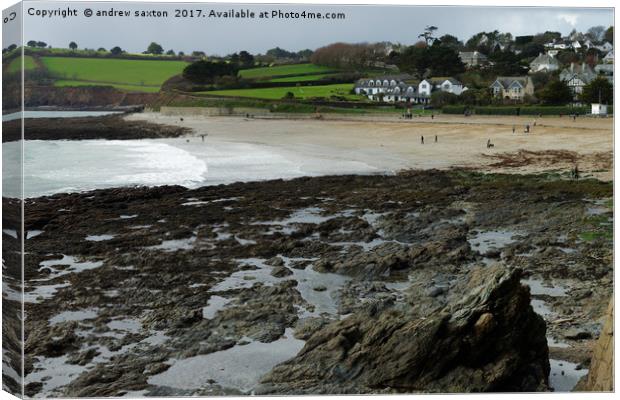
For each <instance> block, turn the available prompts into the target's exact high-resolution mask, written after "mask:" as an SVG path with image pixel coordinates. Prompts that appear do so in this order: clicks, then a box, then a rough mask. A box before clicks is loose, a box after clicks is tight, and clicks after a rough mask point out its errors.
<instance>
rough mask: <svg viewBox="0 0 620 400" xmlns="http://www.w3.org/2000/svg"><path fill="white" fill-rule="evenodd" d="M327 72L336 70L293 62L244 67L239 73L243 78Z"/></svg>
mask: <svg viewBox="0 0 620 400" xmlns="http://www.w3.org/2000/svg"><path fill="white" fill-rule="evenodd" d="M327 72H334V68H329V67H324V66H321V65H314V64H291V65H277V66H274V67H261V68H251V69H242V70H241V71H239V75H240V76H241V77H242V78H268V77H270V76H273V77H277V76H282V75H302V74H321V73H327Z"/></svg>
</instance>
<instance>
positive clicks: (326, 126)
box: [126, 113, 613, 180]
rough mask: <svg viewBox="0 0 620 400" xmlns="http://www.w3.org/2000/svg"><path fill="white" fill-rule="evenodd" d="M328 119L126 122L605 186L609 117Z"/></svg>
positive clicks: (317, 153) (361, 158) (297, 149)
mask: <svg viewBox="0 0 620 400" xmlns="http://www.w3.org/2000/svg"><path fill="white" fill-rule="evenodd" d="M331 118H335V117H334V116H325V119H323V120H310V119H293V120H291V119H276V118H255V119H246V118H241V117H200V116H196V117H192V116H184V117H183V121H181V119H180V117H178V116H166V115H161V114H159V113H140V114H133V115H129V116H127V117H126V119H128V120H146V121H149V122H156V123H162V124H168V125H178V126H183V127H188V128H192V129H194V133H193V135H194V136H195V137H196V139H190V140H191V141H195V140H198V141H200V142H201V141H202V139H201V138H200V136H201V135H207V136H206V137H205V140H206V141H207V143H208V141H210V140H211V141H226V142H236V143H239V142H244V143H253V144H259V145H266V146H270V147H272V148H273V149H274V151H275V152H280V151H282V152H294V153H298V154H299V153H301V154H304V155H305V156H312V157H318V158H325V159H329V160H334V159H341V160H346V161H356V162H360V163H365V164H367V165H370V166H371V167H373V168H375V169H376V170H377V171H378V172H384V171H398V170H402V169H411V168H415V169H429V168H438V169H447V168H451V167H462V168H463V167H464V168H471V169H477V170H482V171H485V172H508V173H533V172H541V171H547V172H548V171H558V172H568V171H569V170H570V168H572V167H573V166H574V165H575V163H577V164H578V166H579V170H580V171H581V172H582V173H584V174H586V175H591V176H593V177H595V178H597V179H602V180H611V179H612V148H613V119H612V118H603V119H597V118H586V117H581V118H578V119H577V120H576V121H573V120H572V119H571V118H569V117H566V116H565V117H562V118H560V117H542V118H535V117H511V116H506V117H503V116H489V117H485V116H476V117H462V116H451V115H438V116H435V118H434V119H433V120H431V118H430V117H417V118H414V119H413V120H401V119H395V117H375V118H367V117H366V118H360V117H357V118H356V117H340V119H338V120H336V119H331ZM534 121H536V126H533V124H534ZM526 124H530V127H531V132H530V133H529V134H525V133H523V130H524V127H525V125H526ZM513 125H514V126H515V128H516V132H515V133H514V134H513V133H512V127H513ZM435 135H437V142H435ZM422 136H423V137H424V144H422V143H421V137H422ZM489 139H490V140H491V143H492V144H493V145H494V146H493V147H491V148H487V146H486V144H487V140H489Z"/></svg>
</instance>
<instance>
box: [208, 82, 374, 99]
mask: <svg viewBox="0 0 620 400" xmlns="http://www.w3.org/2000/svg"><path fill="white" fill-rule="evenodd" d="M352 88H353V84H352V83H344V84H336V85H322V86H286V87H276V88H260V89H231V90H213V91H208V92H198V93H201V94H208V95H217V96H234V97H247V98H256V99H267V100H278V99H281V98H283V97H284V95H286V93H287V92H292V93H293V94H294V95H295V97H296V98H298V99H306V98H310V97H330V96H334V95H335V96H344V97H346V98H347V99H350V100H361V99H363V97H362V96H358V95H355V94H351V93H350V91H351V89H352Z"/></svg>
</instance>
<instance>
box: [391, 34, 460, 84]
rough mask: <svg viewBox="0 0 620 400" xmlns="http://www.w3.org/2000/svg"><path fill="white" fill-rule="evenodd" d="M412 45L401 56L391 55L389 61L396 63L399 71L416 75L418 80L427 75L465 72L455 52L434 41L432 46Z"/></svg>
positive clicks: (450, 74) (448, 74)
mask: <svg viewBox="0 0 620 400" xmlns="http://www.w3.org/2000/svg"><path fill="white" fill-rule="evenodd" d="M421 43H422V44H423V46H422V45H413V46H409V47H407V48H406V49H405V50H404V51H403V53H402V54H400V55H398V56H395V55H392V57H391V59H392V60H395V61H396V62H397V64H396V65H397V66H398V68H399V69H400V70H401V71H404V72H408V73H411V74H414V75H416V76H417V77H418V78H419V79H422V78H424V77H426V76H427V75H429V74H430V75H433V76H453V75H456V74H459V73H461V72H464V71H465V65H464V64H463V62H462V61H461V58H460V57H459V54H458V52H457V51H456V50H454V49H453V48H450V47H446V46H442V45H441V43H440V42H439V41H435V43H434V44H433V45H432V46H426V44H425V43H424V42H421Z"/></svg>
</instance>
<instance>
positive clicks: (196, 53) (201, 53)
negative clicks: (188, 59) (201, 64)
mask: <svg viewBox="0 0 620 400" xmlns="http://www.w3.org/2000/svg"><path fill="white" fill-rule="evenodd" d="M192 56H194V57H205V56H206V54H205V52H204V51H200V50H194V51H192Z"/></svg>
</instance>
